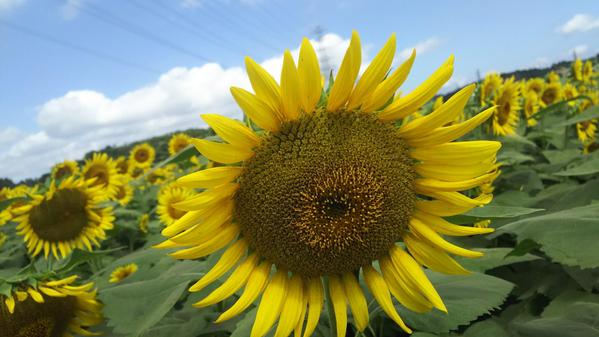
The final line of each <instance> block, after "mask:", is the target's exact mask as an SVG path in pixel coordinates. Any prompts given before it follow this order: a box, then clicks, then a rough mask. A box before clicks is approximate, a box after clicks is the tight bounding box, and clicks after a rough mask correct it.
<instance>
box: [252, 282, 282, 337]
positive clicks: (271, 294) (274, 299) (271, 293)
mask: <svg viewBox="0 0 599 337" xmlns="http://www.w3.org/2000/svg"><path fill="white" fill-rule="evenodd" d="M287 283H288V281H287V272H286V271H282V270H277V272H276V273H275V275H274V276H273V278H272V279H271V281H270V283H269V284H268V286H266V289H265V290H264V294H262V299H261V300H260V305H258V311H257V312H256V319H255V321H254V326H252V332H251V333H250V337H262V336H264V335H266V333H267V332H268V330H270V328H271V327H272V326H273V324H275V321H276V320H277V318H279V315H280V314H281V309H282V306H283V302H284V300H285V296H286V295H287Z"/></svg>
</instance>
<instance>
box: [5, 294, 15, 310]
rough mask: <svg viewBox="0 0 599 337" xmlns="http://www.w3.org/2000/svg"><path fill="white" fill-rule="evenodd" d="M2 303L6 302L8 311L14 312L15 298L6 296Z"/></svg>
mask: <svg viewBox="0 0 599 337" xmlns="http://www.w3.org/2000/svg"><path fill="white" fill-rule="evenodd" d="M4 304H6V308H7V309H8V312H10V313H11V314H12V313H14V312H15V299H14V298H13V297H12V296H9V297H7V298H6V299H5V300H4Z"/></svg>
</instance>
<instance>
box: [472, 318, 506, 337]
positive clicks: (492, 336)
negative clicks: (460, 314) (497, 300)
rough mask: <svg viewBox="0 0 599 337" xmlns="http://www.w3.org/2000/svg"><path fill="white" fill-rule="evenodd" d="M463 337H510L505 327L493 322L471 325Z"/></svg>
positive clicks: (486, 321)
mask: <svg viewBox="0 0 599 337" xmlns="http://www.w3.org/2000/svg"><path fill="white" fill-rule="evenodd" d="M463 337H510V334H509V333H508V332H507V329H506V327H505V326H502V325H501V323H499V322H497V321H495V320H485V321H482V322H476V323H474V324H472V326H470V327H469V328H468V330H466V332H465V333H464V334H463Z"/></svg>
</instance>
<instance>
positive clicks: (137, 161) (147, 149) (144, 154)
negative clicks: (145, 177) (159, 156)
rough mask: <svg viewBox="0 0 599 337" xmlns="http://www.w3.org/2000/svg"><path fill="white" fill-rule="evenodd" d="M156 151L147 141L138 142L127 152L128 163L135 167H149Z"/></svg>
mask: <svg viewBox="0 0 599 337" xmlns="http://www.w3.org/2000/svg"><path fill="white" fill-rule="evenodd" d="M155 156H156V151H155V150H154V147H152V145H150V144H148V143H143V144H138V145H135V146H134V147H133V149H131V152H130V153H129V162H130V164H132V165H134V166H137V167H143V168H146V167H150V166H152V163H153V162H154V157H155Z"/></svg>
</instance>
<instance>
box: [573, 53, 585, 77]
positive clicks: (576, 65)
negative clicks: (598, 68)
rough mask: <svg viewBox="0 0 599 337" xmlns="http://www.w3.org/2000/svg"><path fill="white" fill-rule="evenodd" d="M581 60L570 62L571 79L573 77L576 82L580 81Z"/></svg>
mask: <svg viewBox="0 0 599 337" xmlns="http://www.w3.org/2000/svg"><path fill="white" fill-rule="evenodd" d="M582 67H583V65H582V60H581V59H579V58H576V60H574V62H572V77H574V79H575V80H577V81H582Z"/></svg>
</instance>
